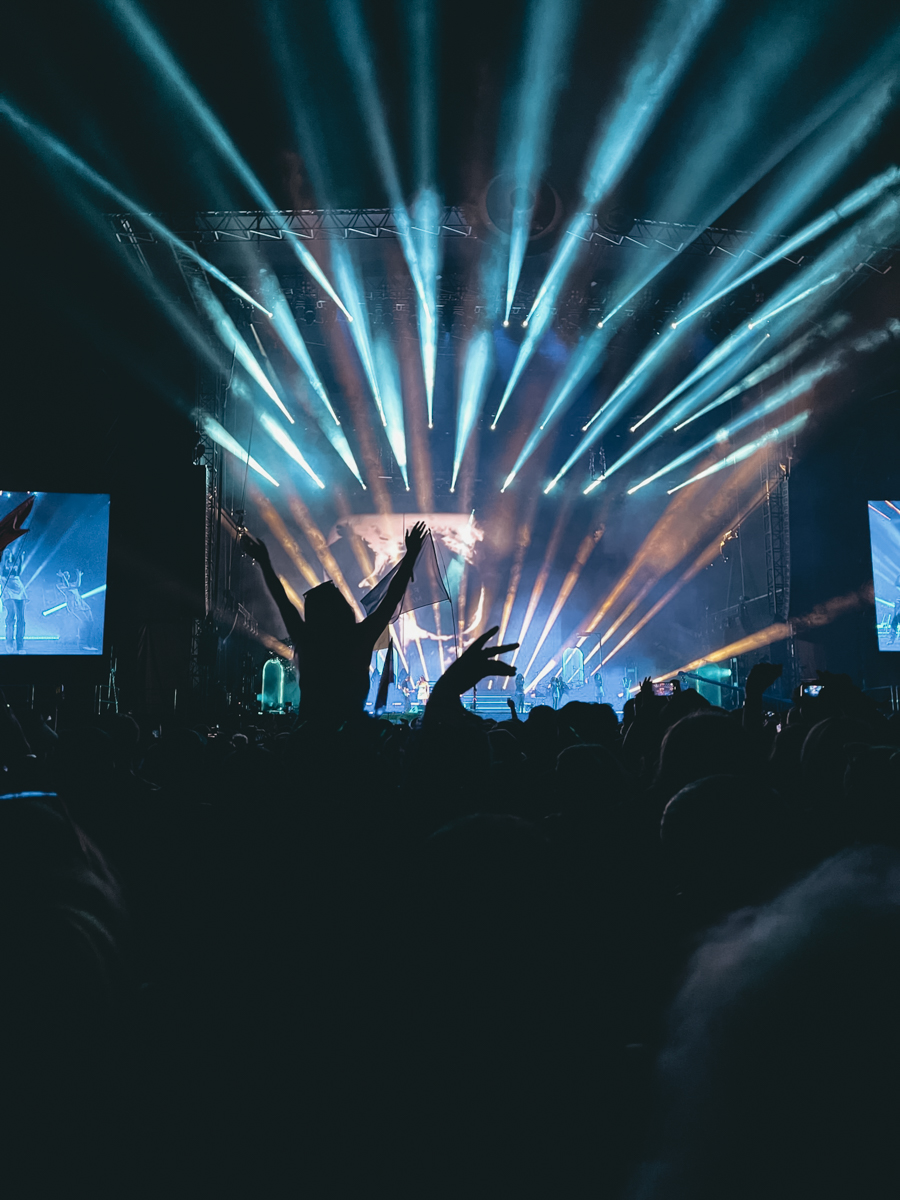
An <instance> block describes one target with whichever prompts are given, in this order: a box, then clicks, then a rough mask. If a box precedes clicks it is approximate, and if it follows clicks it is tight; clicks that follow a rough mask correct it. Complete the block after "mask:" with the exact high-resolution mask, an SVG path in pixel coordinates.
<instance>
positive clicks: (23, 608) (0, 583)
mask: <svg viewBox="0 0 900 1200" xmlns="http://www.w3.org/2000/svg"><path fill="white" fill-rule="evenodd" d="M108 551H109V496H108V495H91V494H80V493H61V492H2V493H0V610H2V620H0V639H2V641H0V649H2V652H3V653H4V654H16V655H29V654H30V655H35V654H40V655H50V654H61V655H76V654H77V655H100V654H102V653H103V630H104V625H105V621H106V564H107V555H108Z"/></svg>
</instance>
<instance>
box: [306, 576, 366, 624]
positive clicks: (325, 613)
mask: <svg viewBox="0 0 900 1200" xmlns="http://www.w3.org/2000/svg"><path fill="white" fill-rule="evenodd" d="M303 599H304V600H305V601H306V610H305V613H304V616H305V619H306V622H307V624H308V625H310V626H311V627H314V628H316V629H320V630H322V629H326V630H337V631H339V630H342V629H346V628H347V627H348V626H350V625H355V624H356V617H355V616H354V614H353V609H352V608H351V607H350V605H349V604H348V603H347V601H346V600H345V599H344V597H343V596H342V595H341V593H340V592H339V591H338V589H337V588H336V587H335V585H334V584H333V583H332V582H331V580H330V579H329V580H328V582H327V583H320V584H319V586H318V587H314V588H312V589H311V590H310V591H308V592H306V593H305V595H304V597H303Z"/></svg>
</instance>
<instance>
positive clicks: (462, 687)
mask: <svg viewBox="0 0 900 1200" xmlns="http://www.w3.org/2000/svg"><path fill="white" fill-rule="evenodd" d="M499 628H500V626H499V625H495V626H494V627H493V629H489V630H488V631H487V633H483V634H482V635H481V637H478V638H476V639H475V641H474V642H473V643H472V645H471V646H469V648H468V650H466V651H465V652H464V653H463V654H461V655H460V656H459V658H458V659H457V660H456V661H455V662H452V663H451V664H450V666H449V667H448V668H447V670H446V671H445V672H444V674H443V675H442V676H441V678H440V679H439V680H438V681H437V683H436V684H435V686H434V694H435V695H436V694H438V692H439V691H440V693H441V694H446V693H448V692H451V691H452V692H453V694H454V695H455V696H461V695H462V694H463V692H467V691H468V690H469V689H470V688H473V687H475V685H476V684H478V683H480V682H481V680H482V679H484V678H485V677H486V676H488V675H515V673H516V668H515V667H514V666H511V665H510V664H509V663H505V662H495V661H494V659H495V657H496V655H498V654H506V653H507V652H508V651H509V650H517V649H518V647H519V643H518V642H509V643H508V644H507V645H505V646H486V645H485V643H486V642H488V641H490V639H491V638H492V637H493V636H494V635H495V634H496V633H497V631H498V630H499Z"/></svg>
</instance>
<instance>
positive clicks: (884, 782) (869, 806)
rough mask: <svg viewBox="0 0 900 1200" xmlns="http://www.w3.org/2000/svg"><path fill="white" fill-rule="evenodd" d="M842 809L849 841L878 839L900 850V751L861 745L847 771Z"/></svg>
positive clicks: (843, 823) (845, 833)
mask: <svg viewBox="0 0 900 1200" xmlns="http://www.w3.org/2000/svg"><path fill="white" fill-rule="evenodd" d="M840 809H841V818H842V822H841V823H842V826H843V830H844V835H845V838H846V840H847V841H848V842H863V843H873V842H878V843H882V844H883V845H888V846H894V847H895V848H896V849H900V750H898V749H897V748H896V747H895V746H866V747H861V748H859V749H858V750H857V752H856V753H855V754H854V755H853V757H852V758H851V759H850V761H849V762H848V763H847V767H846V769H845V771H844V796H843V800H842V801H841V804H840Z"/></svg>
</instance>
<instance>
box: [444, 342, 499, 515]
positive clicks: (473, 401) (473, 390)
mask: <svg viewBox="0 0 900 1200" xmlns="http://www.w3.org/2000/svg"><path fill="white" fill-rule="evenodd" d="M493 361H494V341H493V337H492V336H491V333H490V331H489V330H487V329H482V330H480V331H479V332H478V333H475V334H474V335H473V336H472V338H471V340H470V341H469V344H468V346H467V347H466V361H465V366H464V367H463V373H462V382H461V384H460V389H459V404H458V406H457V414H456V448H455V451H454V454H453V478H452V480H451V483H450V491H451V492H452V491H454V490H455V488H456V479H457V476H458V475H459V468H460V467H461V465H462V460H463V455H464V454H465V452H466V445H467V443H468V441H469V435H470V434H471V432H472V430H473V428H474V426H475V422H476V421H477V420H478V414H479V413H480V412H481V408H482V405H483V404H484V396H485V392H486V391H487V385H488V383H489V382H490V377H491V371H492V369H493Z"/></svg>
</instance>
